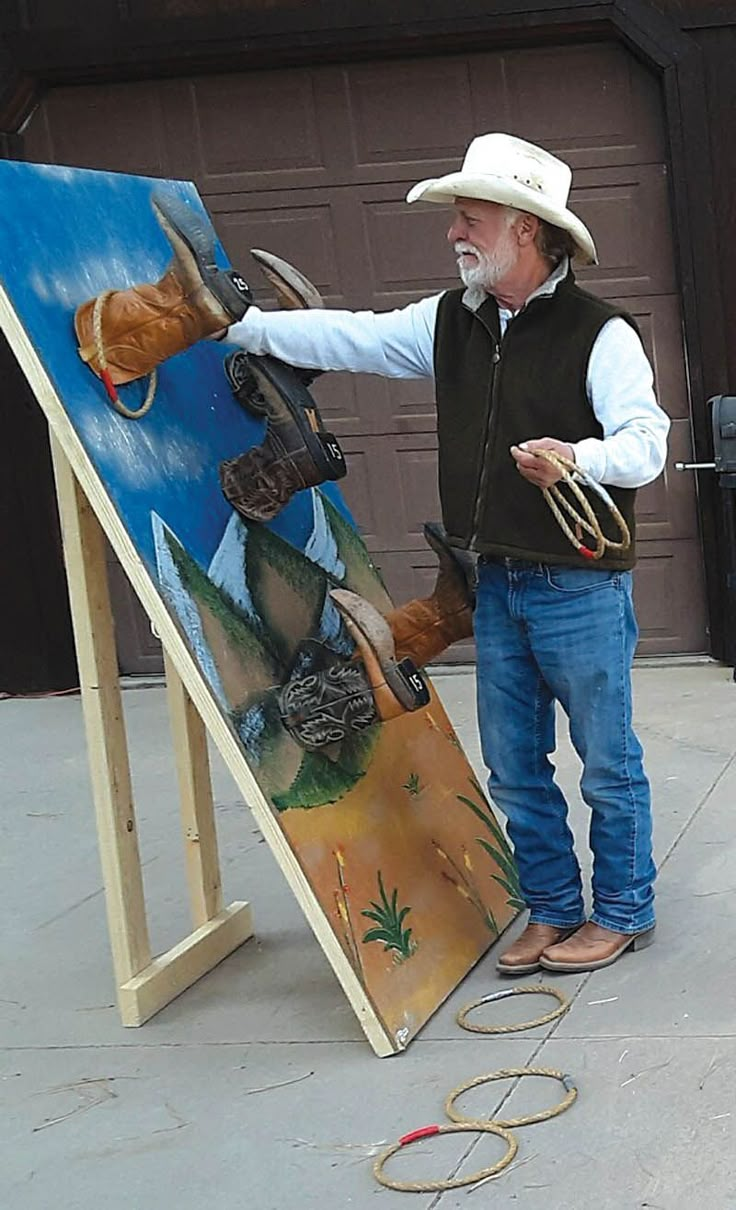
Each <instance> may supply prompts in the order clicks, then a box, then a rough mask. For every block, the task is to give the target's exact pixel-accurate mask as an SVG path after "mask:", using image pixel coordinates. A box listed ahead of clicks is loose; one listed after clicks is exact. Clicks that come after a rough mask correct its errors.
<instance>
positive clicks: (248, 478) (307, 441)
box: [219, 349, 347, 521]
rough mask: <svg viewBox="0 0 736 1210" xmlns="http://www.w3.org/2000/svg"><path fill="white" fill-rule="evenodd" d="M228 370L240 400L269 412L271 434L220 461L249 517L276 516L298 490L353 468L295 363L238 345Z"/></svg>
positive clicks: (234, 500) (224, 481)
mask: <svg viewBox="0 0 736 1210" xmlns="http://www.w3.org/2000/svg"><path fill="white" fill-rule="evenodd" d="M224 368H225V374H226V376H227V379H228V381H229V383H230V386H231V387H232V390H233V393H234V394H235V397H236V399H237V400H238V401H239V403H241V404H242V405H243V407H245V408H246V409H247V410H248V411H250V412H252V413H254V414H255V415H258V416H263V417H265V420H266V435H265V437H264V439H263V441H262V443H261V444H260V445H257V446H254V447H253V448H252V449H249V450H247V451H246V453H244V454H239V455H238V457H236V458H230V459H228V460H227V461H225V462H221V463H220V468H219V470H220V486H221V487H222V491H223V494H224V495H225V498H226V499H227V500H229V502H230V503H231V504H232V506H233V508H235V509H237V511H238V512H239V513H240V514H241V516H243V517H245V518H246V520H248V521H270V520H271V518H272V517H275V516H276V514H277V513H279V512H280V511H281V509H282V508H283V507H284V505H285V504H287V503H288V502H289V500H290V499H291V498H292V496H293V495H294V493H295V492H298V491H301V490H302V489H303V488H306V487H316V486H317V485H318V484H320V483H325V482H326V481H328V480H335V479H342V477H343V476H344V475H345V473H346V471H347V467H346V466H345V458H344V456H343V452H342V450H341V448H340V445H339V443H338V441H337V438H336V437H334V436H333V435H332V433H328V432H326V431H325V429H324V426H323V424H322V420H321V417H320V414H319V411H318V409H317V405H316V403H315V401H314V399H313V398H312V396H311V395H310V394H309V391H308V390H307V388H306V386H305V385H304V382H303V381H302V380H301V379H300V378H299V376H298V374H297V372H296V371H295V370H294V369H292V367H291V366H287V365H285V364H284V362H282V361H278V360H277V359H276V358H275V357H259V356H256V355H255V354H252V353H246V352H244V351H243V350H242V349H238V350H236V351H235V352H233V353H230V354H228V356H227V357H226V358H225V363H224Z"/></svg>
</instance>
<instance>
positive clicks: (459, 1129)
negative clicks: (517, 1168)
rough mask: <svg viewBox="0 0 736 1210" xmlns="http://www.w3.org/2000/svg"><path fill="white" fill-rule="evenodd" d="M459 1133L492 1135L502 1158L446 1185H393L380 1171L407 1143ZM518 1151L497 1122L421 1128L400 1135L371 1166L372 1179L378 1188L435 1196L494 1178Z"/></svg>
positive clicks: (441, 1182) (408, 1183) (440, 1182)
mask: <svg viewBox="0 0 736 1210" xmlns="http://www.w3.org/2000/svg"><path fill="white" fill-rule="evenodd" d="M461 1133H469V1134H496V1135H498V1137H499V1138H501V1139H503V1140H504V1142H505V1143H506V1147H507V1150H506V1154H505V1155H503V1156H502V1157H501V1159H500V1160H498V1161H497V1162H496V1163H495V1164H491V1165H490V1167H488V1168H481V1170H480V1171H479V1172H471V1174H470V1176H463V1177H455V1178H454V1179H451V1180H446V1181H397V1180H393V1179H392V1178H391V1177H389V1176H386V1175H385V1173H384V1171H383V1168H384V1165H385V1163H386V1161H387V1160H388V1159H390V1157H391V1156H392V1155H395V1154H396V1152H397V1151H400V1150H401V1149H402V1147H406V1146H408V1144H409V1143H416V1142H418V1141H419V1139H426V1138H429V1137H430V1136H432V1135H435V1134H461ZM518 1148H519V1144H518V1143H517V1141H516V1139H515V1138H514V1136H513V1134H511V1133H510V1131H508V1130H506V1128H505V1127H504V1126H501V1125H500V1123H498V1122H463V1123H459V1124H455V1125H452V1126H423V1127H422V1128H421V1129H419V1130H412V1131H411V1132H410V1133H409V1134H405V1135H403V1136H402V1138H400V1139H399V1141H398V1143H392V1145H391V1146H390V1147H387V1148H386V1150H385V1151H383V1152H382V1153H381V1155H379V1157H378V1159H377V1160H376V1162H375V1163H374V1165H373V1175H374V1176H375V1178H376V1180H377V1181H378V1182H379V1184H381V1185H385V1186H386V1188H387V1189H399V1190H401V1191H403V1192H405V1193H439V1192H441V1191H442V1190H444V1189H460V1188H461V1187H462V1186H463V1185H474V1184H476V1182H477V1181H483V1180H486V1178H487V1177H490V1176H495V1175H496V1173H497V1172H503V1170H504V1168H507V1167H508V1165H509V1164H510V1163H511V1161H512V1160H513V1158H514V1156H515V1155H516V1152H517V1150H518Z"/></svg>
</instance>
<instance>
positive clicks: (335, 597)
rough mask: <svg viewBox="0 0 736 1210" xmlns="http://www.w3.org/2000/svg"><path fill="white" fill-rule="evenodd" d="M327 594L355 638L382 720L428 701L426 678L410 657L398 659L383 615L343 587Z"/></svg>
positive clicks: (417, 707)
mask: <svg viewBox="0 0 736 1210" xmlns="http://www.w3.org/2000/svg"><path fill="white" fill-rule="evenodd" d="M330 598H331V600H332V601H334V603H335V605H336V606H337V608H338V609H339V611H340V613H341V614H342V616H343V619H344V621H345V625H346V626H347V628H348V630H349V631H350V634H351V635H352V636H353V638H354V639H355V643H356V646H357V653H358V655H359V657H360V659H361V660H362V662H363V667H364V668H365V671H366V675H367V677H368V681H369V683H370V687H371V692H372V694H373V700H374V702H375V705H376V710H377V711H378V716H379V718H380V720H381V722H388V720H389V719H392V718H397V717H398V716H399V715H400V714H404V713H405V712H406V711H407V710H419V709H421V707H422V706H426V705H428V704H429V689H428V687H427V682H426V681H425V679H424V677H423V676H422V674H421V672H420V671H419V669H418V668H417V667H416V666H415V665H414V664H413V663H412V661H411V660H410V659H402V660H397V658H396V652H395V650H394V638H393V635H392V633H391V628H390V627H389V625H388V623H387V622H386V619H385V618H384V617H383V615H382V614H380V613H379V612H378V610H377V609H375V608H374V606H373V605H371V604H370V602H369V601H366V600H365V599H364V598H363V597H359V596H358V594H357V593H355V592H349V591H348V590H347V589H346V588H333V589H332V590H331V592H330Z"/></svg>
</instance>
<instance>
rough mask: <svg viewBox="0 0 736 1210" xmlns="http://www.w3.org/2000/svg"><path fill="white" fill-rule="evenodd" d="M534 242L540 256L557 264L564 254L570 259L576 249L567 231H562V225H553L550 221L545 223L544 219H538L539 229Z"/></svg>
mask: <svg viewBox="0 0 736 1210" xmlns="http://www.w3.org/2000/svg"><path fill="white" fill-rule="evenodd" d="M534 243H535V244H536V246H537V251H538V252H539V254H540V256H543V257H545V259H546V260H550V261H552V263H553V264H555V265H559V263H560V261H561V260H562V258H563V257H565V256H569V258H570V260H572V259H573V257H574V256H575V255H576V253H577V250H578V246H577V244H576V243H575V240H574V239H573V238H572V236H571V235H570V232H569V231H563V229H562V227H553V225H552V223H547V222H545V220H544V219H540V220H539V230H538V231H537V234H536V236H535V238H534Z"/></svg>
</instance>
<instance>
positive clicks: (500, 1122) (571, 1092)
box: [373, 983, 578, 1193]
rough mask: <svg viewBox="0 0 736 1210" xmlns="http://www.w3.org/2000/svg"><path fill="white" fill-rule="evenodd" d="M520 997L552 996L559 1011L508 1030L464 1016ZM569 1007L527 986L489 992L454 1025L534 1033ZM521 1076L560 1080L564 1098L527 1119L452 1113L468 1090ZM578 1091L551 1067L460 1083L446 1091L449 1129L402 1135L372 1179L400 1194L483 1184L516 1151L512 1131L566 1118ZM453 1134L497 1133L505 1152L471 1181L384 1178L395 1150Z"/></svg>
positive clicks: (538, 986)
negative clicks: (402, 1192)
mask: <svg viewBox="0 0 736 1210" xmlns="http://www.w3.org/2000/svg"><path fill="white" fill-rule="evenodd" d="M518 995H544V996H554V997H555V999H556V1000H557V1001H559V1003H558V1006H557V1008H555V1009H553V1010H552V1012H549V1013H545V1014H544V1016H541V1017H536V1018H535V1019H534V1020H533V1021H520V1022H519V1023H518V1024H512V1025H469V1024H468V1022H467V1015H468V1013H469V1012H471V1010H472V1009H474V1008H477V1007H478V1006H479V1005H481V1004H489V1003H491V1002H493V1001H495V1000H505V999H507V998H508V997H510V996H518ZM569 1007H570V1000H569V999H568V997H567V996H564V995H563V994H562V992H560V991H558V990H557V988H556V987H550V986H549V985H548V984H545V983H535V984H529V985H527V986H524V987H511V988H504V990H503V991H499V992H493V993H492V994H491V995H488V996H482V997H481V998H480V999H479V1000H473V1001H472V1003H471V1004H466V1005H465V1007H464V1008H462V1009H461V1010H460V1012H459V1013H458V1014H457V1017H456V1020H457V1022H458V1025H460V1026H461V1027H462V1028H463V1029H467V1030H469V1031H470V1032H471V1033H484V1034H506V1033H514V1032H517V1031H518V1030H522V1029H534V1028H535V1027H536V1026H538V1025H547V1024H548V1023H549V1022H550V1021H555V1020H556V1019H557V1018H558V1017H561V1016H562V1014H563V1013H566V1012H567V1010H568V1009H569ZM523 1076H546V1077H548V1078H549V1079H553V1080H559V1082H560V1083H561V1084H562V1086H563V1088H564V1089H565V1096H564V1097H563V1099H562V1100H561V1101H560V1102H559V1103H558V1104H557V1105H553V1106H552V1108H551V1109H542V1110H539V1112H537V1113H529V1114H525V1115H524V1116H522V1117H518V1118H509V1119H501V1118H488V1119H475V1118H467V1117H464V1116H463V1115H462V1114H460V1113H459V1112H458V1110H457V1109H456V1108H455V1101H456V1100H457V1099H458V1097H460V1096H461V1095H462V1093H464V1092H467V1091H468V1090H469V1089H470V1088H476V1087H478V1086H479V1085H481V1084H488V1083H490V1082H491V1081H494V1080H505V1079H516V1078H517V1077H518V1078H521V1077H523ZM577 1095H578V1090H577V1087H576V1085H575V1083H574V1081H573V1077H572V1076H570V1075H568V1074H567V1073H566V1072H562V1071H557V1070H555V1069H554V1068H549V1067H505V1068H502V1069H500V1070H499V1071H492V1072H490V1073H489V1074H488V1075H482V1076H475V1077H474V1078H473V1079H472V1080H468V1081H467V1082H466V1083H464V1084H459V1085H458V1087H457V1088H454V1089H453V1090H452V1092H450V1093H449V1094H448V1096H447V1098H446V1100H445V1113H446V1114H447V1116H448V1117H449V1118H450V1120H451V1121H452V1122H453V1125H452V1126H423V1127H421V1128H420V1129H419V1130H412V1131H411V1132H410V1133H409V1134H405V1135H403V1136H402V1138H400V1139H399V1140H398V1142H397V1143H392V1144H391V1146H390V1147H387V1148H386V1150H385V1151H383V1152H382V1153H381V1155H379V1156H378V1158H377V1159H376V1161H375V1163H374V1165H373V1175H374V1176H375V1178H376V1180H377V1181H378V1182H379V1184H381V1185H385V1186H386V1187H387V1188H389V1189H398V1190H400V1191H404V1192H407V1193H440V1192H442V1191H443V1190H446V1189H459V1188H460V1187H461V1186H462V1185H475V1184H477V1183H478V1182H479V1181H483V1180H487V1179H488V1178H489V1177H492V1176H496V1175H497V1174H498V1173H499V1172H503V1170H504V1168H506V1167H508V1165H509V1164H510V1163H511V1161H512V1160H513V1158H514V1156H515V1155H516V1152H517V1150H518V1144H517V1142H516V1139H515V1138H514V1135H513V1134H511V1133H509V1129H510V1127H514V1126H527V1125H530V1124H531V1123H532V1122H546V1121H548V1120H549V1119H550V1118H555V1117H557V1116H558V1115H559V1114H561V1113H564V1112H565V1110H566V1109H569V1108H570V1106H571V1105H572V1104H573V1102H574V1101H575V1100H576V1099H577ZM455 1131H467V1132H469V1133H473V1132H477V1133H479V1134H496V1135H498V1136H499V1137H500V1138H502V1139H505V1140H506V1143H507V1148H508V1150H507V1151H506V1154H505V1155H504V1156H502V1157H501V1159H500V1160H498V1161H497V1162H496V1163H495V1164H492V1165H490V1166H489V1167H488V1168H483V1169H481V1170H480V1171H479V1172H472V1173H470V1175H469V1176H463V1177H452V1178H451V1179H449V1180H437V1181H398V1180H394V1179H392V1178H391V1177H388V1176H386V1174H385V1172H384V1167H385V1164H386V1162H387V1160H389V1159H390V1158H391V1156H392V1155H395V1154H396V1152H397V1151H400V1150H401V1149H402V1148H403V1147H406V1146H407V1145H408V1144H410V1143H415V1142H417V1140H419V1139H425V1138H429V1137H431V1136H433V1135H435V1134H451V1133H453V1132H455Z"/></svg>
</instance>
